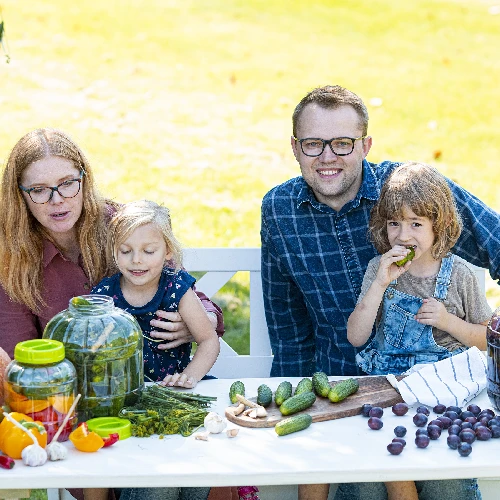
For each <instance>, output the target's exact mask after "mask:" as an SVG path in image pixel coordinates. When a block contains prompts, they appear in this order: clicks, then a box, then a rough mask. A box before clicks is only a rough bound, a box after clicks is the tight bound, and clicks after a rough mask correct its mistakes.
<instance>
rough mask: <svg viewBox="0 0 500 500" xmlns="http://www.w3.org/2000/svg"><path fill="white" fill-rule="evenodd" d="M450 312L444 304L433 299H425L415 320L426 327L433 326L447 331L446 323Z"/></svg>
mask: <svg viewBox="0 0 500 500" xmlns="http://www.w3.org/2000/svg"><path fill="white" fill-rule="evenodd" d="M448 315H449V312H448V311H447V310H446V307H444V304H443V303H442V302H440V301H439V300H437V299H435V298H434V297H431V298H429V299H424V303H423V304H422V306H421V307H420V309H419V310H418V311H417V314H415V319H416V320H417V321H418V322H419V323H422V324H424V325H432V326H435V327H436V328H439V329H440V330H444V331H446V323H447V318H448Z"/></svg>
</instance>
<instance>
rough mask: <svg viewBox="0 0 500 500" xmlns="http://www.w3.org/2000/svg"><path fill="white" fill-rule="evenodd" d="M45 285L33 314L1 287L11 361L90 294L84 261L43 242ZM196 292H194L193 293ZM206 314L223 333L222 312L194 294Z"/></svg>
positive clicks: (0, 340) (0, 339)
mask: <svg viewBox="0 0 500 500" xmlns="http://www.w3.org/2000/svg"><path fill="white" fill-rule="evenodd" d="M43 272H44V284H43V291H42V297H43V299H44V301H45V303H46V304H47V306H45V307H43V308H42V309H41V310H40V311H39V313H38V314H34V313H33V312H32V311H31V310H30V309H29V308H28V307H27V306H25V305H24V304H19V303H17V302H13V301H12V300H10V298H9V296H8V295H7V294H6V293H5V291H4V289H3V288H2V287H0V347H2V348H3V349H4V350H5V351H6V352H7V354H8V355H9V356H10V357H11V358H13V356H14V347H15V346H16V344H17V343H18V342H22V341H23V340H31V339H35V338H41V336H42V334H43V330H44V328H45V325H46V324H47V323H48V322H49V321H50V320H51V319H52V318H53V317H54V316H55V315H56V314H57V313H59V312H61V311H63V310H64V309H67V308H68V305H69V301H70V299H71V298H72V297H76V296H77V295H86V294H88V293H90V289H91V286H90V283H89V280H88V278H87V275H86V274H85V272H84V270H83V261H82V259H81V256H80V258H79V259H78V263H75V262H72V261H71V260H69V259H67V258H65V257H64V256H63V255H62V254H61V252H60V251H59V250H58V249H57V248H56V246H55V245H54V244H53V243H51V242H50V241H47V240H45V241H44V248H43ZM195 291H196V290H195ZM196 293H197V295H198V297H199V298H200V300H201V301H202V303H203V306H204V307H205V309H206V310H207V312H213V313H215V314H216V316H217V328H216V331H217V333H218V334H219V336H221V335H222V334H223V333H224V322H223V318H222V311H221V309H220V307H219V306H217V305H216V304H214V303H213V302H211V301H210V299H209V298H208V297H207V296H206V295H205V294H203V293H202V292H198V291H197V292H196Z"/></svg>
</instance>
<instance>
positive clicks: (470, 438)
mask: <svg viewBox="0 0 500 500" xmlns="http://www.w3.org/2000/svg"><path fill="white" fill-rule="evenodd" d="M458 437H459V438H460V441H462V442H463V443H469V444H472V443H473V442H474V441H475V440H476V433H475V432H474V431H473V430H472V429H471V430H465V431H462V432H461V433H460V434H459V435H458Z"/></svg>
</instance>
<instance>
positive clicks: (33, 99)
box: [0, 0, 500, 350]
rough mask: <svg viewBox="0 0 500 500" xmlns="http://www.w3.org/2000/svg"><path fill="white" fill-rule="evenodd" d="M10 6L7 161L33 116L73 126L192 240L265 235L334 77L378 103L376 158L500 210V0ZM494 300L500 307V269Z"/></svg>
mask: <svg viewBox="0 0 500 500" xmlns="http://www.w3.org/2000/svg"><path fill="white" fill-rule="evenodd" d="M0 7H2V12H3V18H4V21H5V28H6V36H7V41H8V44H9V49H10V56H11V62H10V64H6V63H5V61H4V60H0V110H1V122H0V124H1V133H0V161H2V159H5V158H6V157H7V155H8V153H9V151H10V148H11V147H12V146H13V145H14V144H15V142H16V141H17V140H18V139H19V137H21V136H22V135H23V134H24V133H26V132H27V131H28V130H30V129H32V128H35V127H41V126H53V127H58V128H61V129H64V130H65V131H67V132H69V133H70V134H71V135H72V136H73V137H74V138H75V140H76V141H77V142H78V143H79V144H80V145H81V146H82V147H83V148H84V150H85V151H86V152H87V154H88V156H89V158H90V160H91V162H92V164H93V166H94V169H95V171H96V176H97V179H98V182H99V185H100V187H101V190H102V191H103V193H105V194H106V195H109V196H111V197H113V198H115V199H117V200H118V201H130V200H134V199H140V198H149V199H153V200H156V201H159V202H163V203H164V204H166V205H167V206H169V207H170V208H171V210H172V214H173V220H174V229H175V231H176V233H177V235H178V236H179V238H180V240H181V241H182V242H183V243H184V245H185V246H191V247H244V246H259V245H260V238H259V226H260V202H261V199H262V196H263V195H264V194H265V193H266V192H267V190H269V189H270V188H271V187H273V186H274V185H276V184H278V183H280V182H282V181H284V180H286V179H288V178H290V177H292V176H295V175H298V174H299V169H298V166H297V164H296V163H295V160H294V158H293V155H292V153H291V150H290V145H289V142H290V135H291V114H292V111H293V108H294V106H295V104H296V103H297V102H298V101H299V100H300V98H301V97H302V96H303V95H304V94H305V93H306V92H308V91H309V90H310V89H312V88H314V87H316V86H321V85H325V84H340V85H343V86H345V87H347V88H349V89H351V90H353V91H354V92H356V93H358V94H359V95H360V96H361V97H362V98H363V99H364V100H365V102H366V103H367V105H368V109H369V112H370V126H369V133H370V134H371V135H372V136H373V138H374V139H373V147H372V150H371V152H370V155H369V159H370V160H371V161H380V160H383V159H393V160H419V161H424V162H427V163H431V164H433V165H435V166H436V167H437V168H439V170H440V171H441V172H442V173H443V174H445V175H447V176H449V177H451V178H453V179H454V180H456V181H458V182H459V183H460V184H462V185H463V186H464V187H466V188H467V189H469V190H470V191H471V192H472V193H474V194H475V195H477V196H478V197H479V198H481V199H483V200H484V201H485V202H487V203H488V204H489V205H490V206H492V207H493V208H495V209H496V210H497V211H498V210H500V187H499V185H498V183H499V181H500V174H499V173H498V172H499V165H498V163H499V144H500V104H499V99H498V93H499V90H498V89H499V87H498V82H500V60H499V54H500V52H499V49H498V48H499V47H500V8H499V7H498V6H497V2H496V1H488V0H484V1H483V0H468V1H465V0H463V1H462V0H432V1H430V0H414V1H411V2H394V1H393V0H359V1H358V2H345V1H342V2H340V1H336V0H330V1H313V0H308V1H305V0H304V1H302V0H298V1H293V0H289V1H281V0H269V1H262V0H247V1H241V0H234V1H231V0H211V1H208V0H197V1H195V0H182V1H181V0H148V1H143V0H141V1H139V0H123V1H118V0H108V1H104V2H97V1H90V0H80V1H79V2H73V3H68V2H66V1H63V0H40V1H38V2H33V1H32V0H0ZM0 55H1V54H0ZM245 279H246V278H245V277H241V278H240V279H238V280H236V282H235V283H233V284H232V285H231V287H232V288H231V287H230V288H227V289H226V290H224V291H223V293H222V295H221V299H220V300H221V301H222V302H223V303H224V304H227V305H228V307H229V308H232V309H238V307H239V306H240V308H241V307H243V308H246V310H247V309H248V303H247V299H245V284H246V281H245ZM488 298H489V299H490V301H491V302H492V305H499V306H500V293H499V290H498V286H497V285H495V284H493V283H492V282H489V283H488ZM240 316H241V315H240ZM227 321H228V324H229V323H232V321H233V320H232V319H230V318H228V319H227ZM241 321H242V318H241V317H240V318H238V314H237V315H236V319H235V324H234V325H229V326H230V328H231V329H232V330H234V331H235V332H236V333H235V334H234V336H235V337H239V333H238V332H239V328H240V326H241ZM230 336H231V334H228V338H230ZM238 349H240V350H241V349H243V350H244V349H246V348H245V347H238Z"/></svg>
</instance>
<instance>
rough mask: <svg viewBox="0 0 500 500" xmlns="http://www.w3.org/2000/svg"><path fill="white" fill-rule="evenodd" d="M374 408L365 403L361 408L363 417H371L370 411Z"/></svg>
mask: <svg viewBox="0 0 500 500" xmlns="http://www.w3.org/2000/svg"><path fill="white" fill-rule="evenodd" d="M372 408H373V406H372V405H371V404H370V403H365V404H364V405H363V406H362V407H361V415H363V417H369V416H370V410H371V409H372Z"/></svg>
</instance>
